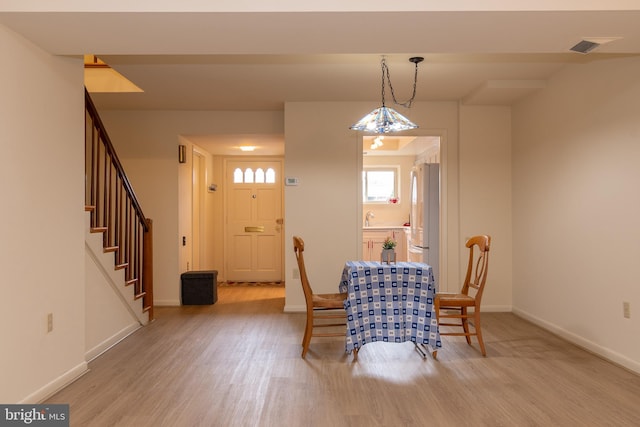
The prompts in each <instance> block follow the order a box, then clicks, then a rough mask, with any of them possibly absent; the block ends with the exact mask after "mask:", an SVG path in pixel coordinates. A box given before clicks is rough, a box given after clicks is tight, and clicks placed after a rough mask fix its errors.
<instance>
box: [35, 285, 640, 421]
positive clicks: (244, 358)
mask: <svg viewBox="0 0 640 427" xmlns="http://www.w3.org/2000/svg"><path fill="white" fill-rule="evenodd" d="M218 293H219V300H218V302H217V303H216V304H215V305H212V306H188V307H164V308H162V307H161V308H157V309H156V316H157V320H156V321H155V322H153V323H152V324H151V325H149V326H147V327H145V328H142V329H141V330H139V331H137V332H136V333H135V334H133V335H132V336H131V337H129V338H127V339H126V340H124V341H123V342H121V343H120V344H118V345H117V346H116V347H115V348H113V349H112V350H110V351H109V352H107V353H106V354H104V355H102V356H101V357H99V358H97V359H96V360H95V361H93V362H91V363H90V372H89V373H87V374H86V375H85V376H83V377H82V378H80V379H79V380H77V381H76V382H75V383H73V384H72V385H70V386H69V387H67V388H65V389H64V390H62V391H61V392H59V393H58V394H56V395H55V396H53V397H52V398H51V399H49V400H48V403H68V404H70V418H71V425H72V426H82V427H85V426H101V427H102V426H132V427H143V426H154V427H156V426H168V427H181V426H188V427H192V426H224V427H227V426H279V427H280V426H282V427H289V426H392V427H395V426H456V427H457V426H637V425H640V376H638V375H635V374H633V373H631V372H629V371H626V370H624V369H622V368H619V367H617V366H614V365H612V364H611V363H608V362H606V361H604V360H602V359H600V358H598V357H595V356H593V355H591V354H589V353H587V352H585V351H582V350H580V349H579V348H577V347H575V346H573V345H571V344H569V343H567V342H565V341H563V340H561V339H559V338H557V337H555V336H553V335H551V334H549V333H547V332H545V331H543V330H542V329H539V328H538V327H536V326H533V325H531V324H530V323H528V322H526V321H524V320H522V319H519V318H518V317H516V316H514V315H512V314H509V313H485V314H484V315H483V319H484V331H485V343H486V346H487V357H486V358H483V357H482V356H481V355H480V352H479V350H478V348H477V345H475V343H474V346H472V347H470V346H468V345H467V344H466V342H464V338H462V339H458V338H457V337H443V341H444V342H443V348H442V349H441V350H440V351H439V352H438V360H433V358H431V357H427V358H426V359H422V358H421V357H420V356H419V355H418V353H417V352H416V351H415V350H414V348H413V345H412V344H411V343H406V344H391V343H373V344H367V345H366V346H364V347H363V348H362V350H361V351H360V354H359V357H358V361H357V362H355V363H353V362H352V358H351V357H350V356H346V355H345V354H344V340H342V339H340V338H337V339H336V338H324V339H323V338H318V339H314V340H312V342H311V348H310V350H309V353H308V355H307V359H306V360H302V359H301V358H300V351H301V346H300V342H301V339H302V330H303V324H304V316H303V314H298V313H296V314H285V313H283V312H282V309H283V306H284V289H283V288H275V287H272V288H267V287H220V288H219V289H218Z"/></svg>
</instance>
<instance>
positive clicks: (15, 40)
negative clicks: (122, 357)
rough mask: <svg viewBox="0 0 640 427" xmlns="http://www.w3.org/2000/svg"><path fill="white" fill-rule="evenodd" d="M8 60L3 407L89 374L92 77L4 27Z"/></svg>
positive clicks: (0, 100) (3, 104)
mask: <svg viewBox="0 0 640 427" xmlns="http://www.w3.org/2000/svg"><path fill="white" fill-rule="evenodd" d="M0 52H2V57H3V59H2V67H0V94H2V95H1V96H0V144H1V147H2V153H3V160H4V161H3V165H2V167H1V168H0V197H1V198H2V207H1V208H0V209H1V210H0V212H1V213H0V236H2V244H1V245H0V272H1V273H0V274H1V275H2V282H1V283H2V285H1V286H0V337H2V338H1V339H2V350H0V402H3V403H18V402H36V401H38V400H40V399H42V398H44V397H45V396H46V395H48V394H50V393H51V392H53V391H55V390H56V389H57V388H58V387H61V386H62V385H63V384H65V382H66V381H68V380H70V379H71V378H73V377H74V376H76V375H77V374H79V373H80V372H82V371H84V370H86V364H85V362H84V353H85V333H84V331H85V311H84V310H85V307H84V295H85V294H84V292H85V291H84V261H85V259H84V230H83V224H84V200H83V195H84V154H83V153H84V122H83V120H82V117H83V116H84V93H83V90H84V89H83V67H82V60H81V59H71V58H60V57H53V56H50V55H49V54H46V53H44V52H43V51H41V50H40V49H39V48H37V47H35V46H33V45H32V44H31V43H30V42H28V41H26V40H24V39H23V38H21V37H20V36H18V35H16V34H15V33H13V32H11V31H9V30H7V29H6V28H5V27H3V26H0ZM48 313H53V331H52V332H49V333H47V314H48Z"/></svg>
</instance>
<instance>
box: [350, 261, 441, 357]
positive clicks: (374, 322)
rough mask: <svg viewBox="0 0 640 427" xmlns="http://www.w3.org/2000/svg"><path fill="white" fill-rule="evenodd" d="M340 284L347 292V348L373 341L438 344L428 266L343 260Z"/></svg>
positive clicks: (430, 345) (431, 277)
mask: <svg viewBox="0 0 640 427" xmlns="http://www.w3.org/2000/svg"><path fill="white" fill-rule="evenodd" d="M339 289H340V292H347V294H348V295H347V299H346V300H345V302H344V308H345V310H346V312H347V337H346V351H347V353H351V351H352V350H353V349H354V348H360V347H362V346H363V345H365V344H366V343H369V342H375V341H384V342H405V341H412V342H414V343H416V344H424V345H425V346H427V347H428V348H429V349H430V351H432V352H433V351H434V350H437V349H438V348H440V347H442V344H441V342H440V334H439V333H438V321H437V319H436V313H435V310H434V306H433V298H434V296H435V294H436V286H435V282H434V280H433V272H432V270H431V267H430V266H429V265H427V264H421V263H417V262H399V263H397V264H382V263H379V262H370V261H347V263H345V266H344V269H343V271H342V280H341V282H340V286H339Z"/></svg>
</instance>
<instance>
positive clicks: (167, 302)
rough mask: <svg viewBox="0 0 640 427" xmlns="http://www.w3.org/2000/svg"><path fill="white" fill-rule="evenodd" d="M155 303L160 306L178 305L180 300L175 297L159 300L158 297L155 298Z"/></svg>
mask: <svg viewBox="0 0 640 427" xmlns="http://www.w3.org/2000/svg"><path fill="white" fill-rule="evenodd" d="M153 305H154V306H158V307H176V306H179V305H180V300H173V299H161V300H157V299H154V300H153Z"/></svg>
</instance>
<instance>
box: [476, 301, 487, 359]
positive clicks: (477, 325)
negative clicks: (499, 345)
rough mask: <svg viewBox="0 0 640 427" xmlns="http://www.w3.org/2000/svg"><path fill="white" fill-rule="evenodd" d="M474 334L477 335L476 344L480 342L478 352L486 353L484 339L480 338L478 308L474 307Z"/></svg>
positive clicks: (484, 354)
mask: <svg viewBox="0 0 640 427" xmlns="http://www.w3.org/2000/svg"><path fill="white" fill-rule="evenodd" d="M474 318H475V328H476V336H477V337H478V344H480V352H481V353H482V355H483V356H486V355H487V352H486V351H485V349H484V341H483V340H482V329H481V328H480V310H478V309H476V311H475V313H474Z"/></svg>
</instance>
